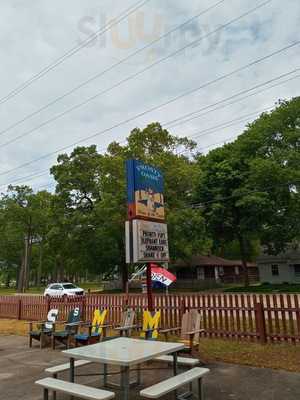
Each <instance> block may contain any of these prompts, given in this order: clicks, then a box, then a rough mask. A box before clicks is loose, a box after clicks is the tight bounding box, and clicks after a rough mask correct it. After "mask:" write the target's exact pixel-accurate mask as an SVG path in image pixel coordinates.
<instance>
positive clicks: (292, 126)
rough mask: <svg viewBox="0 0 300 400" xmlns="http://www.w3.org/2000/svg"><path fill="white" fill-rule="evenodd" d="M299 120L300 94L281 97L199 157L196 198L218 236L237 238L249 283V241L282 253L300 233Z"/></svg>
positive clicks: (215, 235)
mask: <svg viewBox="0 0 300 400" xmlns="http://www.w3.org/2000/svg"><path fill="white" fill-rule="evenodd" d="M299 121H300V100H299V98H297V99H294V100H292V101H291V102H280V103H279V106H278V107H277V108H276V109H275V110H274V111H273V112H271V113H265V114H262V115H261V116H260V118H258V120H257V121H255V122H254V123H253V124H250V125H249V126H248V127H247V129H246V131H245V132H244V133H243V134H242V135H241V136H240V137H239V138H238V139H237V140H236V141H235V142H234V143H231V144H228V145H225V146H224V147H222V148H218V149H216V150H213V151H211V152H210V153H209V154H208V155H207V156H205V157H204V156H199V159H198V163H199V165H200V168H201V175H200V178H199V184H198V188H197V191H196V196H195V200H197V201H198V202H200V203H201V204H202V208H203V212H204V215H205V217H206V220H207V225H208V228H209V230H210V231H211V234H212V235H213V237H214V238H217V239H218V240H219V242H222V241H223V242H225V243H229V242H232V241H234V240H237V241H238V243H239V248H240V254H241V258H242V262H243V268H244V276H245V285H248V283H249V281H248V273H247V264H246V262H247V254H249V247H250V244H251V242H253V241H254V240H257V239H259V240H260V241H261V243H262V244H265V245H266V246H267V248H268V251H269V252H271V251H272V252H273V253H278V252H279V251H281V250H283V249H284V248H285V247H286V246H287V245H288V244H289V243H290V242H291V241H292V240H293V238H295V237H296V236H297V235H298V236H299V226H300V224H299V222H300V221H299V183H300V170H299V165H300V164H299V161H300V159H299V145H300V135H299Z"/></svg>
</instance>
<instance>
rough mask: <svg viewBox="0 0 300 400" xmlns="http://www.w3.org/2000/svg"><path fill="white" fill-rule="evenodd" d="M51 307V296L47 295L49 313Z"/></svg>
mask: <svg viewBox="0 0 300 400" xmlns="http://www.w3.org/2000/svg"><path fill="white" fill-rule="evenodd" d="M50 309H51V298H50V297H47V313H48V312H49V311H50Z"/></svg>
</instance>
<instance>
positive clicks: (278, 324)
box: [0, 293, 300, 344]
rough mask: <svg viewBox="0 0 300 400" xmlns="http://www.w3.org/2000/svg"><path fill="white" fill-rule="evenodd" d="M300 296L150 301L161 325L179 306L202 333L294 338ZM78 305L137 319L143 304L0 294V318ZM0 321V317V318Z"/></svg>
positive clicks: (114, 319) (298, 338)
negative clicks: (196, 318)
mask: <svg viewBox="0 0 300 400" xmlns="http://www.w3.org/2000/svg"><path fill="white" fill-rule="evenodd" d="M299 304H300V296H299V295H297V294H274V295H272V294H265V295H254V294H227V293H226V294H212V293H210V294H203V293H201V294H170V295H162V294H155V295H154V307H155V309H156V310H160V311H161V324H160V325H161V328H168V327H177V326H180V324H181V317H182V314H183V312H184V311H185V310H187V309H188V310H189V309H197V310H198V311H199V312H200V313H201V316H202V327H203V328H204V330H205V333H204V334H203V336H206V337H219V338H231V339H232V338H237V339H239V340H250V341H260V342H261V343H267V342H288V343H294V344H299V343H300V308H299ZM75 306H79V307H80V309H81V312H82V316H83V319H84V320H90V319H91V317H92V314H93V310H94V309H96V308H100V309H104V308H106V309H108V310H109V317H108V319H109V320H108V322H109V323H111V324H118V323H119V322H120V320H121V313H122V312H123V310H124V309H126V308H127V307H130V308H133V309H135V310H136V315H137V321H136V322H138V323H139V322H140V321H141V318H142V311H143V310H144V309H146V308H147V297H146V296H145V295H143V294H129V295H128V296H127V295H125V294H109V295H106V294H89V295H86V296H84V297H79V298H73V299H64V300H63V299H53V298H52V299H50V300H48V299H45V298H44V297H43V296H0V318H14V319H19V320H36V321H38V320H42V319H45V316H46V314H47V311H48V310H49V309H51V308H58V309H59V311H60V318H61V319H65V317H66V315H67V313H68V312H69V311H70V310H71V309H72V308H73V307H75ZM0 324H1V320H0Z"/></svg>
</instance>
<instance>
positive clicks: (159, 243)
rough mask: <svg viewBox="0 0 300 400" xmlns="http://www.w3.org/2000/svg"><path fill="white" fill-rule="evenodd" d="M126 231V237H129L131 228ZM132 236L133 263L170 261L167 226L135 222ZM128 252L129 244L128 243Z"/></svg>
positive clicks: (148, 222)
mask: <svg viewBox="0 0 300 400" xmlns="http://www.w3.org/2000/svg"><path fill="white" fill-rule="evenodd" d="M126 230H127V232H126V233H127V235H126V237H128V236H129V227H127V229H126ZM131 235H132V236H131V237H132V262H133V263H140V262H155V261H156V262H168V261H169V246H168V229H167V224H162V223H160V222H151V221H144V220H133V221H132V233H131ZM128 250H129V244H128V243H127V251H128ZM127 254H128V253H127ZM127 260H128V258H127Z"/></svg>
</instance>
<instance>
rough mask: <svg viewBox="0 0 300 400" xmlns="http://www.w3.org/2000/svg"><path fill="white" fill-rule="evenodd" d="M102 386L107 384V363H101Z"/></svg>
mask: <svg viewBox="0 0 300 400" xmlns="http://www.w3.org/2000/svg"><path fill="white" fill-rule="evenodd" d="M103 386H104V387H106V386H107V364H103Z"/></svg>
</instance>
